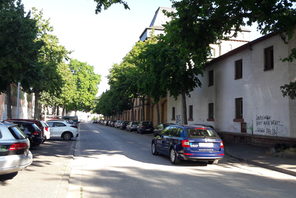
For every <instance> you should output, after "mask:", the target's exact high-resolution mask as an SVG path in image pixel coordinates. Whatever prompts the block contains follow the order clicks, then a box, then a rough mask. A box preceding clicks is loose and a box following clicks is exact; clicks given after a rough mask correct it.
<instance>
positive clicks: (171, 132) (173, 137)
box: [151, 125, 224, 164]
mask: <svg viewBox="0 0 296 198" xmlns="http://www.w3.org/2000/svg"><path fill="white" fill-rule="evenodd" d="M151 152H152V154H153V155H157V154H164V155H168V156H169V158H170V161H171V163H173V164H177V163H179V162H180V160H190V161H204V162H207V163H208V164H212V163H218V161H219V160H220V159H222V158H223V156H224V145H223V142H222V140H221V138H220V137H219V136H218V134H217V133H216V131H215V130H214V129H212V128H210V127H205V126H201V125H194V126H181V125H171V126H168V127H166V128H165V129H164V130H163V131H161V133H160V134H157V135H156V136H155V137H154V138H153V140H152V142H151Z"/></svg>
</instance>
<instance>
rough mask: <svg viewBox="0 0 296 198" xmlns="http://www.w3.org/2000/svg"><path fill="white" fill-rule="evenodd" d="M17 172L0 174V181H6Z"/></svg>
mask: <svg viewBox="0 0 296 198" xmlns="http://www.w3.org/2000/svg"><path fill="white" fill-rule="evenodd" d="M17 173H18V172H14V173H9V174H5V175H0V181H6V180H9V179H13V178H14V177H15V176H16V175H17Z"/></svg>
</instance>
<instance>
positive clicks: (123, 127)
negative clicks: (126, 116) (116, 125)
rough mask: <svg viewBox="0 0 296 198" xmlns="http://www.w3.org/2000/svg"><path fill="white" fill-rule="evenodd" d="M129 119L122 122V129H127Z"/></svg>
mask: <svg viewBox="0 0 296 198" xmlns="http://www.w3.org/2000/svg"><path fill="white" fill-rule="evenodd" d="M128 123H129V122H128V121H123V122H122V123H121V124H120V129H122V130H125V129H126V126H127V125H128Z"/></svg>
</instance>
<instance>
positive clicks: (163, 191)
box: [68, 124, 296, 198]
mask: <svg viewBox="0 0 296 198" xmlns="http://www.w3.org/2000/svg"><path fill="white" fill-rule="evenodd" d="M80 129H81V131H80V134H81V136H80V141H78V142H77V149H76V152H75V155H76V156H75V160H74V162H73V165H72V173H71V179H70V189H69V194H68V197H71V198H72V197H104V198H105V197H106V198H107V197H110V198H111V197H112V198H114V197H116V198H117V197H118V198H123V197H126V198H128V197H147V198H150V197H164V198H165V197H194V198H196V197H203V198H205V197H209V198H210V197H211V198H212V197H252V198H253V197H256V198H258V197H269V198H270V197H295V193H294V188H295V185H296V178H295V177H292V176H288V175H285V174H282V173H278V172H275V171H271V170H268V169H263V168H260V167H254V166H250V165H247V164H241V163H239V162H237V161H235V160H233V159H231V158H228V157H225V158H224V159H223V160H222V161H221V163H220V164H218V165H208V166H204V165H202V164H196V163H188V162H187V163H182V164H181V165H179V166H174V165H171V163H170V162H169V160H168V158H167V157H164V156H153V155H151V153H150V142H151V138H152V136H151V135H140V134H136V133H130V132H127V131H122V130H119V129H115V128H111V127H106V126H102V125H96V124H82V125H81V126H80Z"/></svg>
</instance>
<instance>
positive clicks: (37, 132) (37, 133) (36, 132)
mask: <svg viewBox="0 0 296 198" xmlns="http://www.w3.org/2000/svg"><path fill="white" fill-rule="evenodd" d="M32 134H33V135H39V134H40V132H39V131H34V132H33V133H32Z"/></svg>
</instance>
